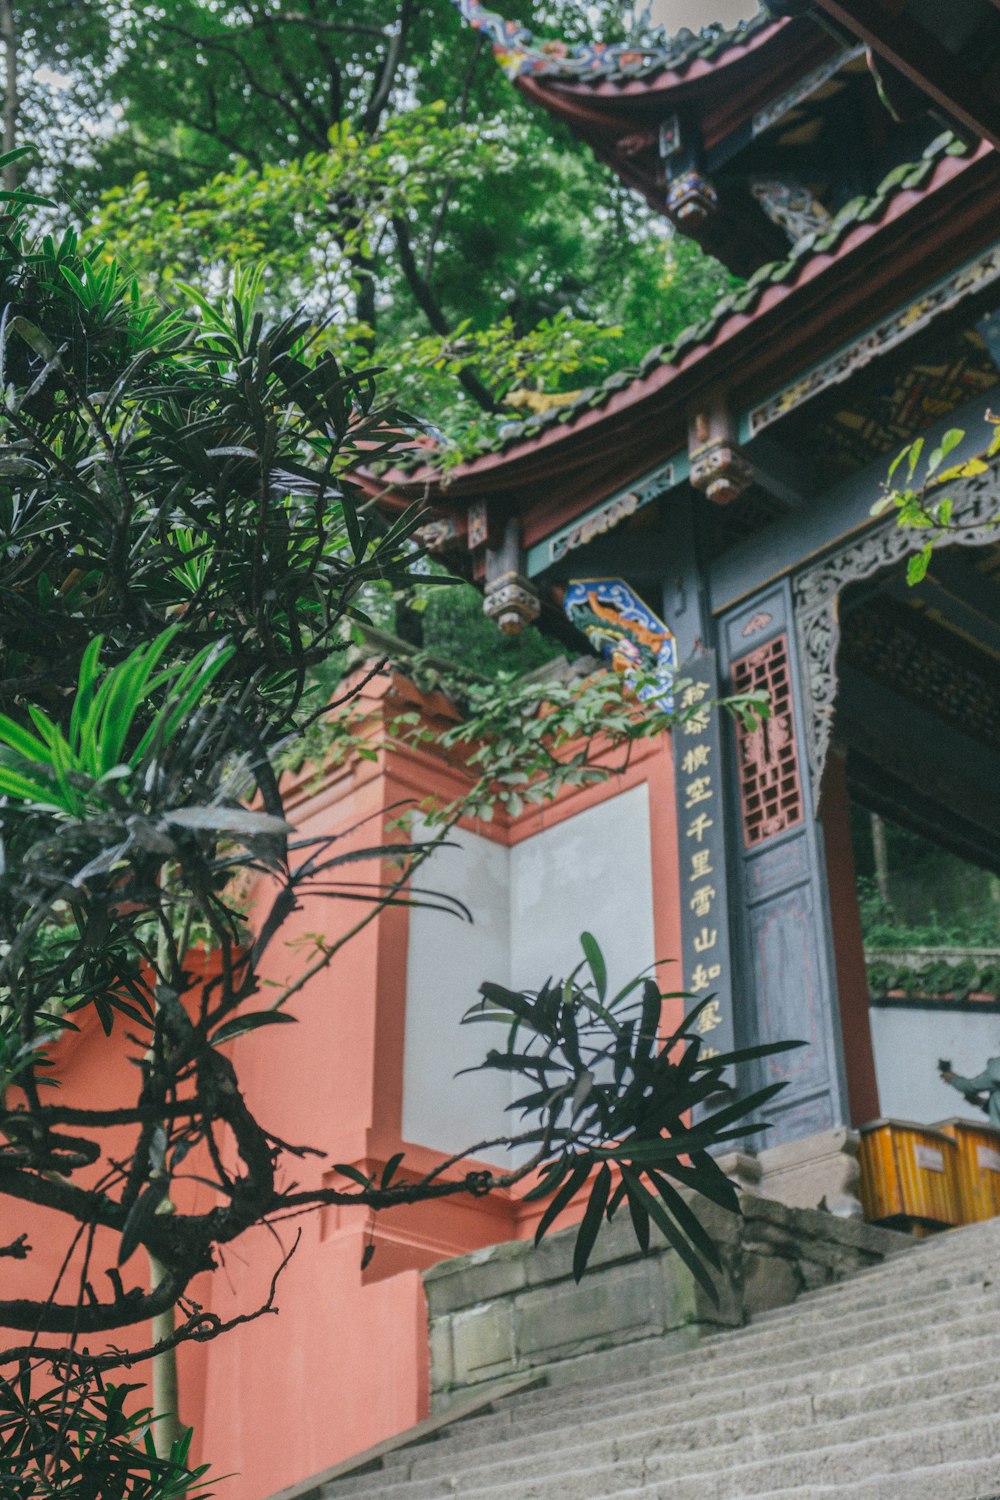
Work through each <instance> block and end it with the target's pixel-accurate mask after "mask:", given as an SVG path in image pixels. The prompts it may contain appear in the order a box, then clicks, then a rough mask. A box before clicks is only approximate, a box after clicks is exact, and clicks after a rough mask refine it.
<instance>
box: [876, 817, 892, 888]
mask: <svg viewBox="0 0 1000 1500" xmlns="http://www.w3.org/2000/svg"><path fill="white" fill-rule="evenodd" d="M871 820H872V854H873V856H874V859H875V884H876V886H877V887H878V894H879V900H880V901H881V902H882V905H883V906H885V907H888V909H889V910H890V911H891V910H892V896H891V895H890V892H889V848H888V845H887V843H886V838H885V824H884V823H883V822H882V819H881V818H880V817H879V815H878V813H872V815H871Z"/></svg>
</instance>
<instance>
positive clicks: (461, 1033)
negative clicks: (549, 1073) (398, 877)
mask: <svg viewBox="0 0 1000 1500" xmlns="http://www.w3.org/2000/svg"><path fill="white" fill-rule="evenodd" d="M449 841H450V842H451V843H454V844H456V845H458V847H457V848H451V849H449V848H442V849H439V850H437V851H436V853H434V854H432V855H431V857H430V859H429V860H428V861H427V863H426V864H425V865H424V866H423V868H422V870H421V872H420V877H419V880H420V884H421V886H424V887H427V888H429V889H431V890H439V891H447V892H448V893H449V894H451V895H455V896H458V897H459V899H460V900H462V901H464V902H465V904H466V906H467V907H468V908H469V910H470V912H471V913H472V917H473V921H472V922H471V923H469V922H465V921H462V920H460V919H459V918H458V917H454V916H451V915H450V914H449V913H447V912H443V911H433V910H430V909H429V908H427V907H421V906H417V907H414V908H413V909H412V910H411V911H410V936H409V945H408V950H407V960H406V1040H405V1047H404V1054H403V1056H404V1062H403V1138H404V1140H407V1141H411V1142H412V1143H413V1144H414V1145H422V1146H431V1147H433V1148H434V1149H436V1150H438V1151H448V1152H451V1151H457V1150H460V1149H461V1148H462V1147H463V1146H469V1145H472V1144H473V1143H474V1142H476V1141H479V1140H484V1139H486V1138H488V1137H490V1136H495V1135H501V1134H503V1133H504V1132H505V1131H507V1130H509V1118H510V1117H509V1116H505V1114H504V1109H505V1107H506V1105H507V1104H508V1102H509V1100H510V1080H509V1079H508V1078H506V1077H505V1076H504V1075H503V1074H502V1073H492V1072H490V1073H465V1074H463V1075H462V1076H461V1077H459V1078H456V1077H455V1074H456V1073H457V1072H459V1070H460V1069H462V1068H467V1067H470V1066H475V1064H477V1063H480V1062H482V1060H483V1058H484V1056H485V1055H486V1053H487V1052H488V1051H489V1049H490V1047H497V1046H503V1045H504V1043H505V1040H506V1028H504V1027H500V1026H497V1027H493V1026H489V1025H476V1026H462V1025H460V1024H459V1023H460V1021H461V1019H462V1016H463V1015H464V1014H465V1012H466V1011H467V1010H468V1008H469V1006H470V1005H472V1004H474V1002H475V1001H476V1000H477V999H478V998H479V986H480V984H481V983H482V981H483V980H484V979H491V980H493V981H494V983H496V984H504V985H508V984H509V983H510V851H509V850H508V849H505V848H504V847H503V846H502V845H501V844H494V843H491V841H490V840H489V839H484V838H479V837H478V836H477V835H476V834H473V833H465V832H463V831H462V830H461V829H456V830H455V831H454V832H453V833H452V834H450V835H449ZM491 1159H492V1158H491Z"/></svg>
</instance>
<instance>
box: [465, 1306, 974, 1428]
mask: <svg viewBox="0 0 1000 1500" xmlns="http://www.w3.org/2000/svg"><path fill="white" fill-rule="evenodd" d="M698 1353H699V1350H698V1349H697V1348H694V1349H692V1350H691V1363H690V1364H683V1363H682V1364H681V1365H680V1367H679V1368H678V1370H677V1371H670V1370H669V1369H666V1368H665V1369H664V1370H662V1371H661V1372H660V1373H659V1374H658V1375H657V1376H656V1377H655V1378H652V1379H651V1378H650V1377H649V1376H639V1377H637V1378H636V1379H635V1380H634V1381H619V1382H617V1383H616V1384H615V1385H607V1386H602V1387H601V1388H600V1389H601V1409H602V1410H603V1411H606V1412H608V1413H609V1414H611V1413H617V1412H620V1411H629V1410H632V1409H634V1408H635V1406H636V1405H637V1404H638V1403H641V1402H644V1401H646V1400H648V1399H650V1398H651V1397H652V1396H654V1395H656V1394H659V1396H660V1398H661V1401H662V1402H663V1406H664V1408H667V1407H669V1408H670V1409H671V1411H672V1412H673V1414H674V1415H676V1416H678V1417H680V1415H681V1413H680V1412H679V1411H677V1410H676V1409H677V1408H683V1407H685V1406H688V1405H691V1404H692V1403H694V1402H698V1404H699V1406H700V1407H701V1408H702V1409H703V1410H704V1411H706V1413H707V1412H708V1411H712V1410H724V1409H725V1407H726V1406H727V1405H730V1406H731V1405H732V1404H733V1403H734V1402H735V1401H738V1400H740V1399H741V1397H742V1393H743V1392H744V1391H745V1389H746V1386H747V1381H746V1377H745V1375H744V1374H743V1373H736V1374H733V1373H731V1372H729V1371H727V1370H725V1369H715V1370H714V1371H713V1372H712V1374H711V1375H710V1376H709V1377H707V1378H706V1377H705V1376H703V1375H701V1374H700V1373H699V1371H698V1368H697V1364H696V1361H697V1357H698ZM970 1360H974V1361H978V1362H979V1369H980V1371H982V1370H983V1369H986V1368H989V1364H988V1362H989V1361H992V1360H1000V1329H997V1330H995V1331H994V1330H986V1331H984V1332H980V1333H978V1334H976V1335H974V1336H972V1337H970V1339H969V1340H968V1341H967V1342H963V1343H960V1344H954V1345H942V1344H939V1343H938V1342H937V1341H936V1340H934V1341H931V1342H928V1341H925V1342H924V1343H923V1344H922V1345H921V1346H920V1347H919V1348H916V1349H913V1348H908V1347H904V1348H903V1349H893V1350H890V1351H887V1352H883V1353H879V1354H877V1355H873V1354H872V1352H871V1351H869V1352H868V1353H867V1354H866V1357H865V1359H864V1360H863V1361H849V1360H845V1359H835V1360H831V1361H828V1362H827V1364H826V1365H825V1366H824V1365H821V1364H819V1363H818V1362H817V1361H816V1359H815V1356H813V1357H812V1358H806V1359H803V1360H797V1361H795V1362H794V1363H786V1362H785V1361H781V1362H780V1363H778V1364H773V1365H772V1366H771V1367H770V1368H769V1369H768V1370H767V1371H766V1372H761V1374H760V1375H759V1377H758V1379H757V1380H756V1381H755V1382H754V1389H755V1390H757V1391H759V1390H762V1389H764V1388H765V1387H766V1389H767V1391H768V1393H769V1396H771V1397H774V1398H778V1399H780V1398H781V1396H782V1394H783V1393H786V1392H789V1391H790V1392H792V1393H794V1392H796V1391H800V1390H805V1391H806V1392H807V1393H808V1394H810V1395H817V1394H821V1393H823V1392H833V1393H840V1392H845V1391H851V1390H854V1389H857V1388H858V1387H859V1386H862V1385H864V1384H865V1383H866V1382H867V1381H880V1382H881V1381H887V1380H889V1381H891V1380H896V1379H898V1380H903V1379H908V1378H911V1377H914V1376H922V1375H933V1374H935V1373H936V1372H938V1371H939V1370H943V1369H949V1368H953V1367H955V1366H956V1365H958V1366H959V1367H962V1366H965V1365H966V1364H967V1363H968V1362H969V1361H970ZM533 1395H534V1399H533V1400H532V1399H531V1398H530V1397H528V1396H524V1397H516V1396H515V1397H514V1398H513V1399H512V1400H511V1402H510V1403H509V1407H510V1410H511V1414H512V1416H511V1420H512V1421H514V1422H515V1423H518V1422H520V1421H521V1420H522V1417H523V1416H527V1415H530V1416H531V1417H532V1418H533V1419H538V1420H544V1419H545V1417H546V1414H547V1413H549V1412H577V1413H578V1412H579V1410H580V1404H581V1398H583V1397H585V1395H586V1388H585V1387H581V1386H579V1385H572V1384H567V1385H562V1386H556V1387H553V1388H549V1389H542V1390H539V1391H537V1392H535V1393H533ZM506 1405H508V1403H505V1406H506ZM478 1420H479V1421H483V1422H493V1421H494V1420H500V1418H499V1416H498V1417H496V1418H494V1417H492V1416H491V1417H483V1418H479V1419H478Z"/></svg>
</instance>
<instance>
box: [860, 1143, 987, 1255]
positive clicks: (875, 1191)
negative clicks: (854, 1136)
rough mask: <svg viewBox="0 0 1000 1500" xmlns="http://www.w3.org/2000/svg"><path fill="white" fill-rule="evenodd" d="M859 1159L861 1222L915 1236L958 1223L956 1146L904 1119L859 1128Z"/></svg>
mask: <svg viewBox="0 0 1000 1500" xmlns="http://www.w3.org/2000/svg"><path fill="white" fill-rule="evenodd" d="M860 1135H861V1145H860V1149H859V1151H858V1161H859V1165H860V1167H861V1204H862V1207H863V1208H864V1212H865V1218H866V1219H868V1220H869V1221H870V1222H871V1223H874V1224H885V1225H887V1226H888V1227H889V1228H892V1229H906V1230H909V1231H910V1233H912V1234H915V1235H923V1234H928V1233H932V1232H933V1231H934V1230H937V1229H950V1228H951V1227H952V1226H953V1225H955V1224H960V1223H961V1222H962V1219H961V1210H960V1205H959V1189H958V1175H959V1174H958V1149H959V1148H958V1145H957V1144H956V1142H955V1141H954V1139H953V1138H952V1137H951V1136H950V1135H947V1134H945V1132H944V1131H942V1130H939V1129H938V1128H937V1127H936V1126H931V1125H915V1124H913V1123H912V1122H911V1121H909V1120H872V1121H871V1123H870V1124H868V1125H862V1126H861V1130H860Z"/></svg>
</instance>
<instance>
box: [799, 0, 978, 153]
mask: <svg viewBox="0 0 1000 1500" xmlns="http://www.w3.org/2000/svg"><path fill="white" fill-rule="evenodd" d="M815 6H816V9H817V10H818V11H821V12H822V13H823V14H824V15H826V16H829V18H830V20H831V21H836V22H838V23H839V24H840V25H841V26H844V27H846V28H847V29H848V30H849V31H851V32H853V33H854V35H855V36H857V37H860V39H861V40H862V41H863V42H865V43H866V45H867V46H869V47H871V48H872V50H873V51H874V52H877V53H878V54H879V56H880V57H884V58H885V59H886V61H887V62H888V63H890V64H891V65H892V66H893V67H894V68H898V70H899V71H900V72H901V73H902V74H903V75H904V76H905V77H907V78H909V79H910V80H911V81H912V82H913V83H915V84H916V85H917V87H918V88H920V89H922V90H923V92H924V93H925V94H927V95H928V97H929V98H931V99H933V101H934V102H935V104H937V105H939V106H940V108H941V109H943V110H944V111H945V112H946V113H947V114H949V115H951V116H952V118H953V119H955V120H957V121H958V122H959V123H960V124H961V125H964V126H965V128H966V129H968V130H972V131H974V132H975V134H976V135H979V136H982V137H984V139H986V140H988V141H990V142H991V143H992V144H993V145H994V146H997V147H1000V100H997V99H996V98H995V97H994V95H992V94H991V93H988V92H987V91H986V90H985V89H983V87H982V86H981V85H980V84H979V82H978V81H977V80H976V78H975V77H974V76H973V75H972V74H971V73H970V72H969V70H968V69H967V68H966V67H964V65H963V64H962V63H961V62H960V61H959V59H958V58H957V57H955V56H954V54H953V53H950V52H949V51H948V50H947V48H946V47H945V46H944V45H943V44H942V42H940V41H939V40H938V39H937V38H936V37H934V36H932V35H931V33H930V32H929V31H927V30H926V29H925V28H924V27H923V26H921V25H920V24H919V23H918V22H916V21H914V20H912V19H910V18H909V17H908V16H906V15H905V14H902V15H899V14H895V15H893V14H890V13H889V11H888V10H886V9H885V7H884V6H882V5H880V4H879V3H878V0H815ZM897 9H898V7H897Z"/></svg>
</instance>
